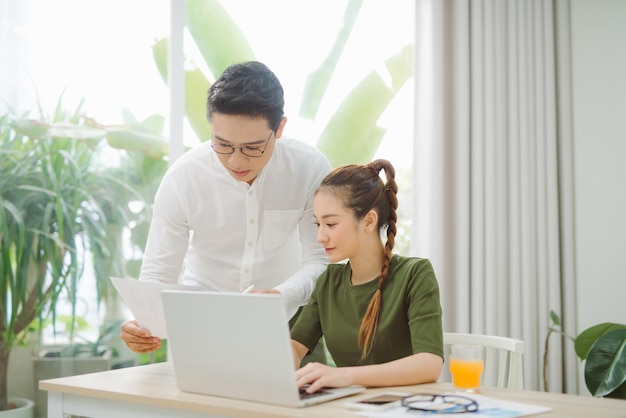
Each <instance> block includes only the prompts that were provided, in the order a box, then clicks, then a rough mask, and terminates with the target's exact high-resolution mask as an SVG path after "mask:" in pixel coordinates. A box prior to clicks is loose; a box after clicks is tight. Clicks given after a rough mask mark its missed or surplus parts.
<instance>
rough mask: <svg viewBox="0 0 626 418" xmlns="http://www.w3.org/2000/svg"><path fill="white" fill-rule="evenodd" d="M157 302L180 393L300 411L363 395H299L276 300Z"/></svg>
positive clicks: (340, 391) (213, 295)
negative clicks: (163, 319) (343, 398)
mask: <svg viewBox="0 0 626 418" xmlns="http://www.w3.org/2000/svg"><path fill="white" fill-rule="evenodd" d="M162 299H163V310H164V313H165V323H166V327H167V333H168V335H169V340H168V343H169V349H170V352H171V356H172V363H173V365H174V370H175V373H176V382H177V385H178V388H179V389H180V390H181V391H184V392H194V393H201V394H205V395H212V396H222V397H228V398H236V399H241V400H247V401H255V402H263V403H268V404H275V405H282V406H293V407H300V406H307V405H312V404H315V403H320V402H326V401H329V400H332V399H337V398H341V397H344V396H348V395H352V394H354V393H358V392H361V391H363V390H365V388H364V387H362V386H350V387H347V388H324V389H323V390H322V391H320V392H318V393H315V394H313V395H305V394H301V391H300V390H299V389H298V386H297V385H296V377H295V371H294V362H293V353H292V351H291V342H290V341H291V339H290V335H289V326H288V322H287V315H286V313H285V308H284V307H283V302H282V300H281V298H280V296H279V295H270V294H254V293H248V294H240V293H218V292H207V291H185V290H164V291H163V293H162Z"/></svg>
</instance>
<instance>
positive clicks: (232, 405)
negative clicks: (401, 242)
mask: <svg viewBox="0 0 626 418" xmlns="http://www.w3.org/2000/svg"><path fill="white" fill-rule="evenodd" d="M39 388H40V389H41V390H46V391H48V417H50V418H63V417H64V416H65V415H64V414H72V415H79V416H83V417H93V418H109V417H110V418H127V417H141V418H153V417H168V418H169V417H181V418H191V417H193V418H198V417H241V418H250V417H255V418H256V417H260V418H263V417H307V418H318V417H324V418H328V417H332V418H342V417H355V416H357V412H356V411H352V410H349V409H346V408H345V407H344V403H345V402H346V400H347V399H349V398H343V399H338V400H335V401H331V402H327V403H323V404H320V405H315V406H310V407H305V408H287V407H280V406H275V405H267V404H262V403H257V402H247V401H240V400H234V399H228V398H219V397H213V396H204V395H197V394H193V393H185V392H181V391H179V390H178V388H177V387H176V379H175V377H174V370H173V368H172V365H171V363H157V364H151V365H147V366H138V367H130V368H126V369H118V370H110V371H106V372H99V373H91V374H84V375H79V376H71V377H63V378H58V379H50V380H42V381H41V382H40V383H39ZM390 389H391V388H387V389H384V388H377V389H368V392H371V393H376V392H382V391H385V390H390ZM393 390H401V391H404V392H413V393H418V392H421V393H425V392H426V393H444V392H449V391H451V390H452V388H451V386H450V384H449V383H433V384H425V385H417V386H405V387H398V388H393ZM481 394H482V395H486V396H491V397H494V398H499V399H504V400H509V401H513V402H521V403H528V404H533V405H542V406H547V407H550V408H552V410H551V411H550V412H547V413H544V414H541V415H537V416H538V417H542V418H543V417H546V418H548V417H563V418H578V417H580V418H590V417H592V418H596V417H597V418H617V417H619V418H626V401H624V400H618V399H604V398H593V397H591V396H574V395H565V394H559V393H546V392H533V391H513V390H507V389H494V388H483V389H481ZM361 395H363V393H361V394H359V396H361Z"/></svg>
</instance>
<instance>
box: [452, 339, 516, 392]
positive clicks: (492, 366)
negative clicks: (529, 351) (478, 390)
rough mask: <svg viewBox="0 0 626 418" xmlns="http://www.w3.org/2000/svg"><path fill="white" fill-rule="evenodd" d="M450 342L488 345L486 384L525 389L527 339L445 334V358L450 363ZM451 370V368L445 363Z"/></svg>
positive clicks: (486, 353) (486, 348)
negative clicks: (525, 344)
mask: <svg viewBox="0 0 626 418" xmlns="http://www.w3.org/2000/svg"><path fill="white" fill-rule="evenodd" d="M450 344H479V345H482V346H484V347H485V372H484V374H483V382H482V385H483V386H491V387H498V388H508V389H518V390H522V389H524V370H523V367H522V360H523V356H524V341H522V340H518V339H515V338H506V337H497V336H494V335H482V334H463V333H455V332H444V333H443V345H444V352H445V353H446V355H445V358H446V362H448V354H449V346H450ZM444 371H445V372H446V373H448V376H449V371H448V368H447V367H445V366H444Z"/></svg>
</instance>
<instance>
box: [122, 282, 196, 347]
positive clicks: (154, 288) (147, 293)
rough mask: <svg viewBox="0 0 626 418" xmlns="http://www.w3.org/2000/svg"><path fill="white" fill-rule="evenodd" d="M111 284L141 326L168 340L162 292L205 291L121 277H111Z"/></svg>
mask: <svg viewBox="0 0 626 418" xmlns="http://www.w3.org/2000/svg"><path fill="white" fill-rule="evenodd" d="M111 282H113V285H114V286H115V289H116V290H117V292H118V293H119V294H120V296H121V297H122V299H123V300H124V302H126V305H128V308H129V309H130V311H131V312H132V314H133V316H134V318H135V320H136V321H137V322H138V323H139V325H141V327H142V328H145V329H147V330H148V331H150V333H151V334H152V335H153V336H155V337H159V338H167V328H166V326H165V314H164V313H163V302H162V300H161V292H162V291H163V290H176V289H183V290H203V288H201V287H195V286H184V285H180V284H173V283H163V282H159V281H151V280H137V279H129V278H121V277H111Z"/></svg>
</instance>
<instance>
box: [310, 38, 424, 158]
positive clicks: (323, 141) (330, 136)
mask: <svg viewBox="0 0 626 418" xmlns="http://www.w3.org/2000/svg"><path fill="white" fill-rule="evenodd" d="M385 67H386V69H387V72H388V74H389V76H390V77H391V82H386V81H385V80H384V79H383V77H382V76H381V75H380V74H379V73H378V72H376V71H372V72H370V73H369V74H368V75H367V76H366V77H365V78H364V79H363V80H362V81H361V82H360V83H359V84H358V85H357V86H356V87H355V88H354V89H353V90H352V91H351V92H350V93H349V94H348V95H347V96H346V98H345V99H344V100H343V102H342V103H341V105H340V106H339V108H338V109H337V111H336V112H335V113H334V114H333V116H332V117H331V119H330V120H329V122H328V124H327V125H326V127H325V128H324V130H323V131H322V133H321V135H320V137H319V139H318V142H317V146H318V148H319V149H321V150H322V152H324V154H326V156H328V158H329V160H330V162H331V164H332V165H333V167H337V166H340V165H343V164H352V163H355V164H364V163H367V162H369V161H371V160H372V158H373V156H374V154H375V153H376V150H377V149H378V147H379V145H380V142H381V141H382V138H383V136H384V134H385V131H384V130H383V129H381V128H379V127H378V126H376V123H377V121H378V119H379V118H380V116H381V115H382V113H383V112H384V111H385V109H386V108H387V106H388V105H389V103H390V102H391V100H392V99H393V98H394V96H395V94H396V93H397V92H398V91H399V90H400V89H401V88H402V86H403V85H404V84H405V83H406V82H407V80H409V78H411V77H412V75H413V45H412V44H408V45H406V46H405V47H404V48H402V50H400V52H398V53H397V54H395V55H393V56H392V57H390V58H388V59H387V60H386V61H385Z"/></svg>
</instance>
